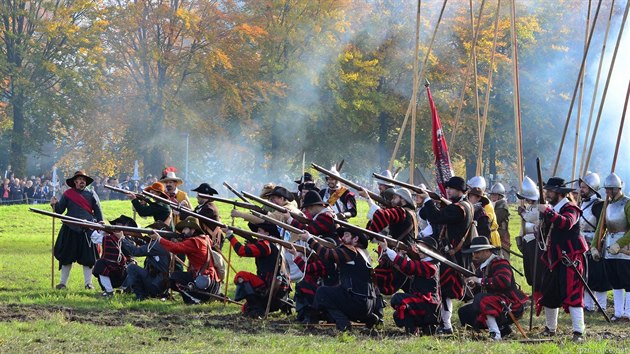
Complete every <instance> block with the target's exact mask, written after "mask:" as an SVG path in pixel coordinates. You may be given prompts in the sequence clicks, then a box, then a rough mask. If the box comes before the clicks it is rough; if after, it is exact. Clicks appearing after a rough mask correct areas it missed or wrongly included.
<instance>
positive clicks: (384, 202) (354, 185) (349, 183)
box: [311, 163, 390, 206]
mask: <svg viewBox="0 0 630 354" xmlns="http://www.w3.org/2000/svg"><path fill="white" fill-rule="evenodd" d="M311 166H313V168H314V169H315V170H317V171H319V172H321V173H323V174H325V175H326V176H328V177H332V178H334V179H336V180H338V181H339V182H341V183H343V184H345V185H347V186H348V187H350V188H353V189H356V190H357V191H362V190H364V189H365V191H366V192H367V194H368V195H369V196H370V198H372V200H374V201H376V202H378V203H380V204H382V205H386V206H390V203H389V202H388V201H387V200H385V199H384V198H383V197H381V196H380V195H378V194H376V193H374V192H372V191H370V190H368V189H367V188H364V187H363V186H361V185H359V184H357V183H354V182H352V181H350V180H349V179H345V178H343V177H341V176H337V175H335V174H334V173H332V171H330V170H327V169H325V168H323V167H321V166H319V165H317V164H314V163H311Z"/></svg>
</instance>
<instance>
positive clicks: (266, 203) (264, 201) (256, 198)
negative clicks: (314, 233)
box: [242, 192, 313, 224]
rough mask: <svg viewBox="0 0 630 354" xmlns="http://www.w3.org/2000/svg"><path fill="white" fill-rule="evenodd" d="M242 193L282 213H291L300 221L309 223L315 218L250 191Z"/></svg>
mask: <svg viewBox="0 0 630 354" xmlns="http://www.w3.org/2000/svg"><path fill="white" fill-rule="evenodd" d="M242 193H243V195H245V196H246V197H247V198H249V199H251V200H253V201H256V202H258V203H260V204H262V205H264V206H267V207H270V208H272V209H274V210H277V211H279V212H281V213H289V214H290V215H291V217H292V218H294V219H295V220H297V221H299V222H300V223H302V224H308V223H311V222H312V221H313V220H311V219H309V218H307V217H305V216H304V215H300V214H298V213H296V212H294V211H291V210H289V209H287V208H285V207H282V206H280V205H277V204H274V203H272V202H270V201H268V200H264V199H262V198H260V197H257V196H255V195H253V194H250V193H247V192H242Z"/></svg>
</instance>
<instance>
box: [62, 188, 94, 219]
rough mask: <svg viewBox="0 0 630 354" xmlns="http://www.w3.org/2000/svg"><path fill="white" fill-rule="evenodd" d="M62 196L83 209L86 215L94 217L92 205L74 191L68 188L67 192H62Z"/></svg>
mask: <svg viewBox="0 0 630 354" xmlns="http://www.w3.org/2000/svg"><path fill="white" fill-rule="evenodd" d="M63 195H64V196H65V197H66V198H68V199H70V200H72V201H73V202H74V203H75V204H76V205H78V206H80V207H81V208H82V209H85V210H86V211H87V212H88V213H90V214H92V215H94V210H93V209H92V205H91V204H90V202H88V201H87V199H85V197H84V196H82V195H81V193H79V192H78V191H77V190H76V189H74V188H70V189H68V190H67V191H65V192H63Z"/></svg>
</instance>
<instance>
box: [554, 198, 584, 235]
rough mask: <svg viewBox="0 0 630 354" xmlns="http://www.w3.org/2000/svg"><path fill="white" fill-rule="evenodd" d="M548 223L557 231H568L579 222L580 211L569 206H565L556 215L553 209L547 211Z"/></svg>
mask: <svg viewBox="0 0 630 354" xmlns="http://www.w3.org/2000/svg"><path fill="white" fill-rule="evenodd" d="M547 215H548V216H549V221H551V222H552V223H553V225H554V227H556V228H557V229H558V230H569V229H571V228H572V227H573V226H574V225H575V224H577V223H578V221H580V215H581V212H580V210H579V209H578V208H577V207H576V206H574V205H571V204H567V205H565V206H563V207H562V209H560V213H556V212H555V211H554V210H553V209H551V208H548V209H547Z"/></svg>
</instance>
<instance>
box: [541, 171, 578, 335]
mask: <svg viewBox="0 0 630 354" xmlns="http://www.w3.org/2000/svg"><path fill="white" fill-rule="evenodd" d="M543 189H544V190H545V200H546V201H547V202H548V203H549V204H547V203H545V204H539V205H538V211H539V212H540V213H541V214H542V216H543V220H542V222H544V227H543V230H546V233H547V235H544V236H546V251H545V252H542V254H541V257H540V259H541V261H542V263H543V264H544V267H545V271H544V273H543V279H542V286H541V291H542V297H541V299H540V304H541V305H542V306H543V307H544V309H545V318H546V326H545V330H544V332H543V333H542V334H543V335H544V336H554V335H555V334H556V328H557V327H558V308H560V307H562V308H564V310H565V312H569V313H570V314H571V323H572V327H573V341H576V342H581V341H583V340H584V338H583V333H584V309H583V308H582V306H584V302H583V298H584V297H583V294H584V285H583V283H582V282H581V280H580V274H578V273H577V272H576V269H577V270H578V271H579V273H584V262H583V259H582V258H583V256H584V252H586V250H587V249H588V248H587V247H586V242H584V238H583V237H582V235H581V234H580V215H582V211H581V210H580V207H578V206H577V205H576V204H575V202H573V201H572V200H569V199H568V197H567V196H568V195H569V193H570V192H571V191H572V190H573V189H572V188H567V187H565V182H564V179H562V178H559V177H551V178H549V180H548V181H547V183H546V184H545V185H544V186H543ZM563 253H566V258H568V261H569V262H570V263H576V265H577V266H576V267H572V266H570V265H569V264H565V262H564V261H563V260H567V259H566V258H565V259H563Z"/></svg>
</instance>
